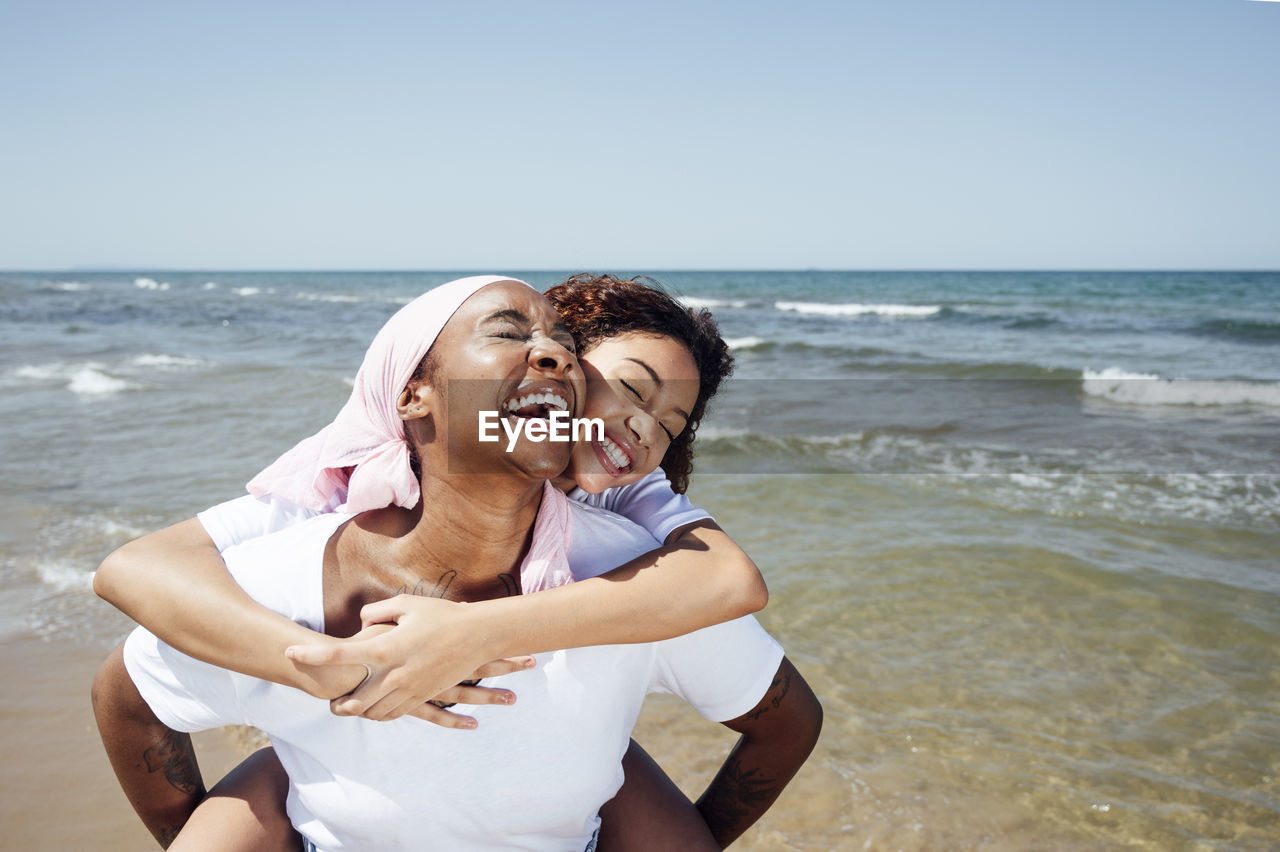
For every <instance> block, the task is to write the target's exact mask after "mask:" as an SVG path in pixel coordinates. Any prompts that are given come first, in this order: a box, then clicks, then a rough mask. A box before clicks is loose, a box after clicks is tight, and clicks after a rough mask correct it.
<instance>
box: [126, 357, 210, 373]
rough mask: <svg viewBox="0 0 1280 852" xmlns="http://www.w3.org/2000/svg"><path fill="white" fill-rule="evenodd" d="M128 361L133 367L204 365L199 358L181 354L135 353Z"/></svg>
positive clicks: (179, 367) (165, 367)
mask: <svg viewBox="0 0 1280 852" xmlns="http://www.w3.org/2000/svg"><path fill="white" fill-rule="evenodd" d="M128 363H129V364H131V365H133V366H135V367H159V368H160V369H162V370H163V369H182V368H186V367H200V366H203V365H204V362H203V361H201V360H200V359H199V358H187V357H185V356H183V355H135V356H134V357H132V358H130V359H129V362H128Z"/></svg>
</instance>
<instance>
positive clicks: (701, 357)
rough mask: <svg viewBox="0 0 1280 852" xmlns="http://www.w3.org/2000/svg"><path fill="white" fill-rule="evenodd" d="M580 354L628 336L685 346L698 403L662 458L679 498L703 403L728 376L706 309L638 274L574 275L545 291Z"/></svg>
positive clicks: (723, 347) (727, 361) (724, 351)
mask: <svg viewBox="0 0 1280 852" xmlns="http://www.w3.org/2000/svg"><path fill="white" fill-rule="evenodd" d="M546 296H547V298H548V299H549V300H551V304H552V305H554V306H555V309H556V310H557V311H559V312H560V316H561V317H563V319H564V322H565V325H567V326H569V331H570V332H572V333H573V336H574V339H575V340H577V342H578V352H579V353H583V352H587V351H589V350H590V349H591V347H593V346H595V345H596V344H597V343H600V342H601V341H602V340H605V339H606V338H610V337H616V336H618V335H620V334H627V333H628V332H639V333H642V334H661V335H665V336H667V337H670V338H673V339H675V340H678V341H680V342H681V343H683V344H684V345H685V346H687V347H688V348H689V352H690V354H692V355H693V362H694V363H695V364H696V365H697V366H698V378H699V379H700V382H699V385H698V401H697V402H696V403H694V406H693V410H691V411H690V412H689V422H688V424H687V425H686V426H685V428H684V430H683V431H681V433H680V434H679V435H677V436H676V437H675V440H673V441H672V442H671V446H669V447H667V452H666V455H664V456H663V457H662V469H663V470H664V471H665V472H666V474H667V479H668V480H670V482H671V487H672V489H673V490H675V491H676V492H677V493H679V494H683V493H684V492H685V490H686V489H687V488H688V487H689V474H691V473H692V472H693V441H694V437H695V433H696V432H697V430H698V424H699V423H700V422H701V421H702V418H703V415H705V414H706V413H707V403H708V402H710V401H711V398H712V397H713V396H715V395H716V391H718V390H719V389H720V383H721V382H723V381H724V380H725V379H726V378H728V376H729V374H730V373H732V372H733V356H732V355H731V354H729V346H728V344H726V343H725V342H724V338H723V337H721V336H720V328H719V326H717V325H716V321H715V318H714V317H713V316H711V312H710V311H708V310H705V309H703V310H696V311H695V310H693V309H692V308H687V307H685V306H684V305H682V304H680V302H678V301H677V300H676V299H675V298H674V297H673V296H671V295H670V294H669V293H667V292H666V291H664V290H663V289H662V288H661V287H660V286H659V285H658V283H657V282H656V281H653V280H652V279H650V278H645V277H643V276H638V277H636V278H625V279H624V278H618V277H617V276H615V275H588V274H581V275H574V276H573V277H571V278H569V279H567V280H565V281H564V282H562V283H560V284H557V285H556V286H554V287H552V288H551V289H550V290H548V291H547V292H546Z"/></svg>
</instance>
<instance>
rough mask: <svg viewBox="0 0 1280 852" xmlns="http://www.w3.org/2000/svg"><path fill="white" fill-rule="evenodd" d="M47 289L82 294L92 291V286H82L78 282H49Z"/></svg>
mask: <svg viewBox="0 0 1280 852" xmlns="http://www.w3.org/2000/svg"><path fill="white" fill-rule="evenodd" d="M48 287H49V289H50V290H61V291H63V292H65V293H82V292H84V291H85V290H92V289H93V285H91V284H82V283H80V282H79V281H50V282H49V284H48Z"/></svg>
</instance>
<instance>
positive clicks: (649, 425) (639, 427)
mask: <svg viewBox="0 0 1280 852" xmlns="http://www.w3.org/2000/svg"><path fill="white" fill-rule="evenodd" d="M627 428H628V429H630V430H631V434H632V435H633V436H635V439H636V441H637V442H638V443H639V444H640V445H641V446H642V447H644V448H646V449H648V448H649V447H652V446H653V438H654V433H655V431H656V430H657V428H658V422H657V421H656V420H655V419H654V418H653V416H652V415H651V414H649V412H647V411H637V412H636V413H635V414H632V415H631V416H630V417H628V418H627Z"/></svg>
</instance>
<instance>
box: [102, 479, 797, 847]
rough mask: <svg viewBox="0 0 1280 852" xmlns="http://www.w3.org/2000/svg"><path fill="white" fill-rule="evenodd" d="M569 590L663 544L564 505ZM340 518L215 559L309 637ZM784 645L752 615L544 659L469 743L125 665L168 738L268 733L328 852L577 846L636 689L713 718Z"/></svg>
mask: <svg viewBox="0 0 1280 852" xmlns="http://www.w3.org/2000/svg"><path fill="white" fill-rule="evenodd" d="M569 508H570V512H569V514H570V519H571V521H570V522H571V524H572V527H571V528H572V531H573V541H572V544H571V546H570V550H569V562H570V567H571V568H572V569H573V572H574V575H575V577H578V578H584V577H589V576H594V575H596V574H599V573H603V572H604V571H608V570H610V569H611V568H613V567H614V566H616V565H619V564H621V563H623V562H626V561H627V560H629V559H631V558H633V557H635V556H638V555H639V554H641V553H645V552H647V551H649V550H651V549H653V548H654V547H655V546H656V542H655V540H654V539H653V537H652V536H651V535H649V534H648V533H646V532H644V530H642V529H640V528H639V527H637V526H636V525H634V524H632V523H630V522H628V521H626V520H625V519H623V518H620V517H618V516H617V515H614V514H611V513H609V512H605V511H602V510H599V509H595V508H593V507H589V506H585V505H582V504H580V503H574V502H572V501H571V502H570V503H569ZM349 517H350V516H349V515H341V514H327V515H323V516H320V517H316V518H312V519H309V520H306V521H303V522H301V523H297V524H294V525H293V526H290V527H288V528H287V529H285V530H283V531H281V532H279V533H276V534H274V535H270V536H264V537H260V538H255V539H253V540H251V541H248V542H246V543H245V544H243V545H240V546H238V547H233V548H231V549H229V550H228V551H227V552H226V553H225V554H224V555H225V558H226V561H227V567H228V568H229V569H230V570H231V572H232V574H233V575H234V576H235V577H236V580H237V581H238V582H239V583H240V584H241V585H242V586H243V587H244V588H245V589H246V591H248V592H249V594H250V595H251V596H252V597H254V598H255V599H257V600H258V601H259V602H261V603H263V604H265V605H266V606H268V607H270V608H271V609H274V610H276V611H277V612H280V613H282V614H284V615H286V616H288V617H289V618H291V619H293V620H294V621H297V622H299V623H301V624H304V625H306V626H307V627H310V628H312V629H316V630H322V629H323V626H324V625H323V620H324V601H323V578H322V573H323V557H324V549H325V545H326V543H327V542H328V540H329V538H330V536H331V535H332V534H333V532H334V531H335V530H336V529H337V527H338V526H339V525H340V524H342V523H343V521H345V520H347V518H349ZM781 658H782V649H781V648H780V647H779V646H778V644H777V643H776V642H775V641H774V640H773V639H772V638H771V637H770V636H769V635H768V634H767V633H765V632H764V630H762V629H761V628H760V626H759V624H757V623H756V621H755V619H754V618H751V617H750V616H748V617H746V618H740V619H737V620H735V621H731V622H728V623H726V624H720V625H716V626H714V627H709V628H707V629H705V630H700V631H697V632H695V633H690V634H688V635H686V636H681V637H677V638H675V639H669V640H666V641H663V642H656V643H648V644H633V645H606V646H596V647H590V648H575V649H569V650H565V651H556V652H554V653H550V654H539V655H537V659H538V666H537V668H535V669H534V670H532V671H523V672H517V673H515V674H511V675H506V676H504V677H500V678H491V679H490V680H489V681H486V683H491V684H492V685H495V686H496V685H501V686H503V687H506V688H509V689H511V690H513V691H514V692H515V693H516V695H517V697H518V700H517V702H516V704H515V705H514V706H510V707H506V706H494V705H483V706H474V707H466V708H465V710H464V712H466V713H467V714H468V715H471V716H474V717H475V718H476V719H477V720H478V721H479V723H480V728H479V730H476V731H456V730H451V729H446V728H441V727H439V726H436V725H432V724H430V723H427V722H423V721H422V720H419V719H415V718H402V719H398V720H396V721H394V722H371V721H368V720H366V719H359V718H342V717H337V716H334V715H333V714H332V713H330V712H329V704H328V702H327V701H323V700H321V699H317V698H312V697H311V696H309V695H306V694H305V693H303V692H301V691H299V690H296V689H292V688H290V687H285V686H280V685H278V684H273V683H269V682H267V681H263V680H258V679H256V678H251V677H248V676H245V675H240V674H236V673H233V672H229V671H226V670H225V669H219V668H216V667H214V666H210V665H208V664H205V663H202V662H199V661H197V660H194V659H192V658H190V657H187V656H186V655H184V654H181V653H179V652H178V651H175V650H173V649H172V648H170V647H169V646H167V645H165V644H164V643H163V642H160V641H159V640H158V639H156V638H155V637H154V636H152V635H151V634H150V633H148V632H147V631H145V630H143V629H142V628H138V629H137V630H135V631H134V632H133V633H132V634H131V635H130V636H129V639H128V640H127V642H126V645H125V663H126V665H127V667H128V670H129V673H130V675H131V676H132V678H133V681H134V683H135V684H137V686H138V689H139V691H140V692H141V693H142V696H143V698H144V699H145V700H146V701H147V703H148V704H149V705H150V706H151V709H152V710H153V711H154V712H155V713H156V715H157V716H158V717H159V718H160V720H161V721H163V722H164V723H165V724H166V725H169V726H170V727H172V728H174V729H176V730H181V731H196V730H204V729H208V728H214V727H220V726H222V725H228V724H247V725H253V726H255V727H258V728H261V729H262V730H264V731H266V732H267V733H268V734H269V735H270V736H271V740H272V743H273V744H274V745H275V747H276V753H277V755H279V757H280V761H281V763H283V764H284V767H285V769H286V770H287V771H288V773H289V777H290V788H289V797H288V805H287V806H288V811H289V816H290V818H291V819H292V820H293V823H294V825H295V826H297V828H298V830H299V831H301V832H302V834H303V835H304V836H305V837H307V838H308V839H309V840H310V841H311V842H313V843H314V844H315V845H316V846H317V847H318V848H319V849H322V850H338V849H379V850H383V849H385V850H400V849H405V850H407V849H421V848H424V847H429V848H438V849H498V848H501V849H524V850H573V852H579V850H583V849H585V848H586V847H587V845H588V843H590V841H591V838H592V837H593V835H594V833H595V831H596V829H597V828H598V826H599V817H598V812H599V808H600V806H601V805H602V804H603V803H604V802H606V801H608V800H609V799H610V798H611V797H612V796H613V795H614V793H615V792H616V791H617V789H618V787H619V786H621V783H622V769H621V764H620V761H621V758H622V754H623V752H624V751H625V750H626V747H627V742H628V739H629V736H630V733H631V729H632V727H633V726H634V723H635V720H636V716H637V714H638V713H639V711H640V705H641V703H642V701H643V699H644V695H645V694H646V692H652V691H656V692H669V693H674V694H676V695H680V696H681V697H683V698H685V700H687V701H688V702H689V703H690V704H692V705H693V706H694V707H695V708H696V709H697V710H698V712H699V713H701V714H702V715H703V716H705V717H706V718H708V719H711V720H714V721H725V720H728V719H732V718H736V717H737V716H740V715H742V714H743V713H745V712H747V711H748V710H750V709H751V708H752V707H754V706H755V705H756V704H757V703H758V702H759V700H760V699H761V697H763V695H764V693H765V692H766V691H767V689H768V687H769V684H770V683H771V681H772V678H773V676H774V674H775V673H776V671H777V668H778V664H779V662H780V661H781Z"/></svg>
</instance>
